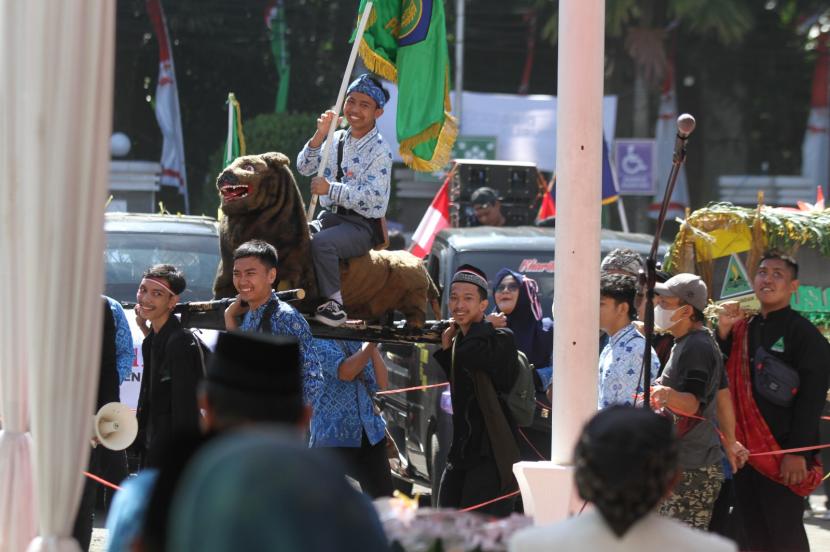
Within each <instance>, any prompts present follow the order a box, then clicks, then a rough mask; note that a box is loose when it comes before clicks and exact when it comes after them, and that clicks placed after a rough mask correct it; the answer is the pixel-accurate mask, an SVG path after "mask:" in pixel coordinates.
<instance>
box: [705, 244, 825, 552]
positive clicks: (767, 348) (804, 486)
mask: <svg viewBox="0 0 830 552" xmlns="http://www.w3.org/2000/svg"><path fill="white" fill-rule="evenodd" d="M753 288H754V291H755V295H756V297H757V298H758V301H759V302H760V304H761V312H760V313H759V314H758V315H756V316H753V317H751V318H750V319H749V320H745V318H744V314H743V313H742V312H741V311H740V309H738V305H737V304H728V305H726V307H725V309H724V311H723V312H722V313H721V315H720V317H719V319H718V340H719V342H720V345H721V349H722V350H723V351H724V353H726V354H728V355H729V359H728V361H727V371H728V373H729V380H730V390H731V392H732V398H733V401H734V403H735V414H736V418H737V432H738V436H739V437H740V438H741V439H746V441H745V443H746V445H747V447H749V449H750V450H752V451H753V452H766V451H770V450H781V449H784V450H786V449H791V448H800V447H810V446H815V445H817V444H819V424H820V417H821V412H822V408H823V407H824V403H825V397H826V394H827V378H828V359H830V346H828V343H827V340H826V339H825V338H824V337H823V336H822V335H821V333H819V331H818V330H817V329H816V328H815V326H813V325H812V324H811V323H810V321H809V320H807V319H806V318H804V317H802V316H801V315H800V314H798V313H797V312H795V311H794V310H793V309H792V308H790V300H791V297H792V294H793V293H795V291H796V290H797V289H798V263H797V262H796V261H795V259H793V258H792V257H790V256H787V255H784V254H782V253H779V252H768V253H766V254H765V255H764V256H763V258H762V260H761V262H760V264H759V266H758V270H757V272H756V273H755V278H754V281H753ZM765 373H766V374H768V375H767V376H766V377H764V374H765ZM782 375H783V376H784V377H785V378H786V379H780V378H781V376H782ZM770 376H772V377H771V378H770ZM786 376H789V378H787V377H786ZM793 376H795V379H793ZM776 388H783V389H785V390H786V391H787V392H786V393H785V394H784V396H782V395H780V394H776V393H774V392H772V393H771V391H775V389H776ZM825 423H826V422H825ZM821 473H822V469H821V466H820V464H819V463H818V458H817V451H815V450H812V451H804V452H798V453H793V454H783V455H772V456H756V457H752V458H750V459H749V465H748V466H747V467H746V468H745V469H743V470H741V471H740V472H739V473H738V474H737V475H736V476H735V496H736V500H737V507H736V511H737V514H738V516H737V520H738V523H739V525H740V529H741V530H740V531H739V532H738V535H739V544H740V545H741V549H746V550H759V551H765V550H769V551H773V550H776V551H777V550H809V544H808V542H807V535H806V533H805V531H804V521H803V512H804V499H803V497H805V496H809V494H810V493H811V492H812V491H813V489H815V488H816V487H817V486H818V485H819V484H820V481H821V477H822V476H821Z"/></svg>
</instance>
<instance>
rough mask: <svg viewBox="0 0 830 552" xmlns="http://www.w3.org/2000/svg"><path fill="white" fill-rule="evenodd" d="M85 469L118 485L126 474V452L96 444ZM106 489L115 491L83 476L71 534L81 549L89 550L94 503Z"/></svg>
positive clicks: (93, 519) (93, 518)
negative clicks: (79, 502)
mask: <svg viewBox="0 0 830 552" xmlns="http://www.w3.org/2000/svg"><path fill="white" fill-rule="evenodd" d="M87 471H88V472H89V473H91V474H93V475H97V476H98V477H101V478H102V479H104V480H106V481H109V482H110V483H115V484H116V485H118V484H119V483H121V482H122V481H123V480H124V479H125V478H126V477H127V475H128V470H127V453H126V452H125V451H123V450H119V451H115V450H109V449H106V448H104V447H103V445H98V446H97V447H95V448H94V449H92V451H91V452H90V454H89V467H88V468H87ZM107 491H110V496H111V493H113V492H115V491H112V490H111V489H109V488H108V487H105V486H104V485H102V484H100V483H98V482H97V481H93V480H92V479H90V478H88V477H86V476H85V477H84V488H83V491H82V494H81V504H80V506H79V507H78V515H77V516H76V517H75V525H74V527H73V529H72V536H73V537H75V540H76V541H78V544H79V545H80V547H81V550H89V543H90V541H91V540H92V526H93V524H94V522H95V503H96V498H97V497H98V496H99V493H100V494H104V493H106V492H107Z"/></svg>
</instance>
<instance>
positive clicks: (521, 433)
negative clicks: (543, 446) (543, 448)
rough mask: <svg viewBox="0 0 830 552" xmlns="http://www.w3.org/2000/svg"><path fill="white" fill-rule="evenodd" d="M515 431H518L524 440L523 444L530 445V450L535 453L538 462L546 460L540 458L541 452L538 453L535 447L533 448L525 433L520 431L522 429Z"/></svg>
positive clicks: (542, 457)
mask: <svg viewBox="0 0 830 552" xmlns="http://www.w3.org/2000/svg"><path fill="white" fill-rule="evenodd" d="M516 429H518V430H519V435H521V436H522V439H524V440H525V442H526V443H527V444H528V445H530V448H532V449H533V452H535V453H536V455H537V456H538V457H539V460H547V458H545V457H544V456H542V453H541V452H539V451H538V450H537V449H536V447H534V446H533V443H531V442H530V439H528V437H527V435H525V432H524V431H522V428H520V427H519V428H516Z"/></svg>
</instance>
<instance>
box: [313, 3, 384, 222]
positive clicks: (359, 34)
mask: <svg viewBox="0 0 830 552" xmlns="http://www.w3.org/2000/svg"><path fill="white" fill-rule="evenodd" d="M371 13H372V2H367V3H366V6H365V8H364V9H363V14H362V15H361V17H360V22H359V23H358V25H357V32H356V33H355V36H354V42H352V51H351V53H350V54H349V62H348V63H347V64H346V72H345V73H343V80H342V81H341V82H340V92H338V94H337V103H335V104H334V108H333V109H332V111H334V113H335V117H334V118H333V119H332V121H331V124H330V125H329V132H328V136H327V137H326V142H325V143H324V144H323V151H322V155H321V157H320V166H319V167H318V168H317V176H323V173H324V172H325V170H326V162H327V161H328V154H329V148H330V147H331V142H332V140H333V139H334V131H335V130H337V121H338V118H339V116H340V112H341V111H342V109H343V101H344V100H345V97H346V87H347V86H348V85H349V78H350V77H351V75H352V69H354V62H355V59H356V58H357V50H358V49H359V47H360V40H361V39H362V38H363V31H364V30H366V23H367V22H368V21H369V14H371ZM316 208H317V194H312V195H311V199H310V200H309V201H308V212H307V213H306V216H307V217H308V220H311V219H313V218H314V210H315V209H316Z"/></svg>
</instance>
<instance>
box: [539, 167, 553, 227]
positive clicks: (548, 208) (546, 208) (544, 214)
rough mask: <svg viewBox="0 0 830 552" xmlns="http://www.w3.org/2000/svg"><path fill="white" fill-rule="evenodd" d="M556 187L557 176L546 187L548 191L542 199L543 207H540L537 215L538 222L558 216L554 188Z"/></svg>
mask: <svg viewBox="0 0 830 552" xmlns="http://www.w3.org/2000/svg"><path fill="white" fill-rule="evenodd" d="M539 178H540V179H541V178H542V175H541V174H540V175H539ZM555 185H556V175H554V176H553V178H552V179H551V181H550V184H548V185H547V186H545V188H547V191H546V192H545V196H544V197H543V198H542V205H540V206H539V212H538V213H537V214H536V220H537V221H540V220H545V219H546V218H550V217H555V216H556V200H555V199H554V198H553V187H554V186H555Z"/></svg>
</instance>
